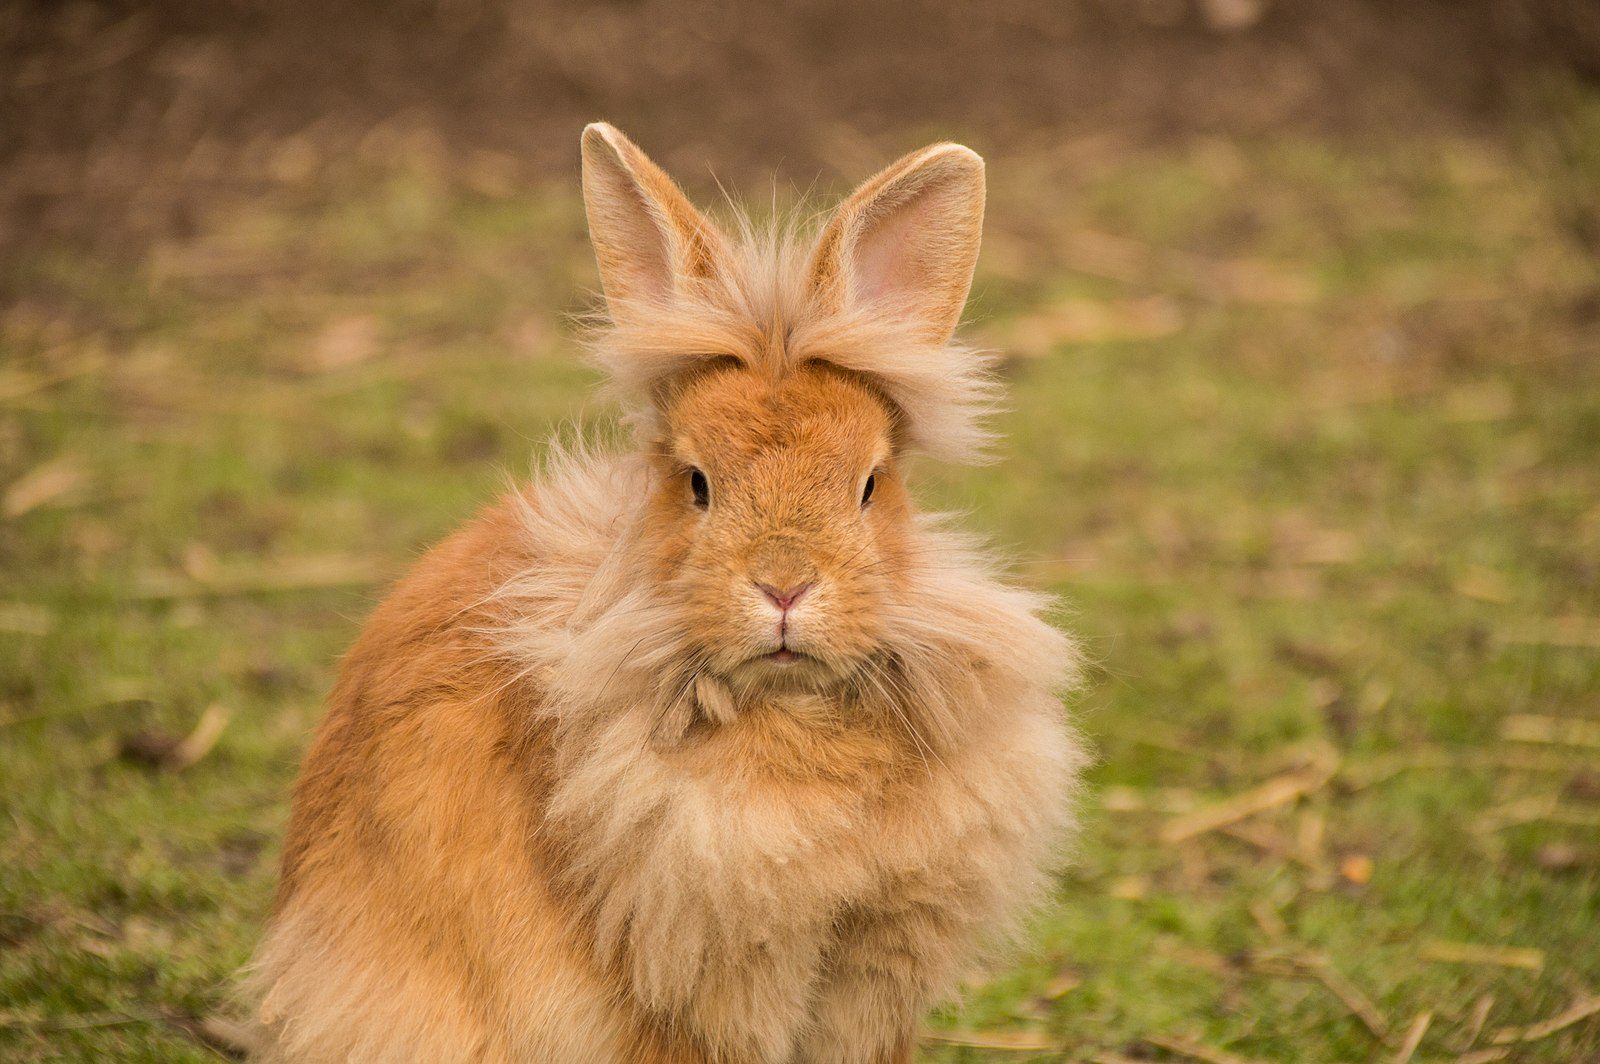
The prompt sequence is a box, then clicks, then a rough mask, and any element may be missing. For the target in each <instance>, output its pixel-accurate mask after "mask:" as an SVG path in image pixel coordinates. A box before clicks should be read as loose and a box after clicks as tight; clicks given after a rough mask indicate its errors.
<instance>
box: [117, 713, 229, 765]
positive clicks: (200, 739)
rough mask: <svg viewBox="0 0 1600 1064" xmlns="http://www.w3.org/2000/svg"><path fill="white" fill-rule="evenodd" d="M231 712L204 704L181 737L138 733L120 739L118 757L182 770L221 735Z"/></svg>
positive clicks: (198, 757)
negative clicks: (193, 723) (193, 722)
mask: <svg viewBox="0 0 1600 1064" xmlns="http://www.w3.org/2000/svg"><path fill="white" fill-rule="evenodd" d="M230 717H231V714H230V713H229V712H228V711H227V710H226V709H223V708H222V707H221V706H219V705H211V706H207V707H206V710H205V712H204V713H202V714H200V720H199V721H198V722H197V723H196V724H195V726H194V729H193V730H192V731H190V732H189V734H188V735H186V736H184V737H183V738H182V739H173V738H172V737H170V736H166V735H162V734H159V733H149V732H139V733H136V734H134V735H130V736H128V737H127V738H125V739H124V740H123V741H122V750H121V756H122V757H123V758H125V759H126V760H129V761H134V762H138V763H140V764H144V765H147V766H149V767H151V768H160V769H166V770H168V771H171V772H182V771H183V770H184V769H186V768H190V767H192V766H193V765H195V764H196V763H198V762H199V761H200V760H201V759H202V758H204V757H205V756H206V755H207V754H209V753H210V752H211V751H212V749H213V748H214V747H215V746H216V745H217V740H219V739H221V738H222V732H223V730H224V729H226V728H227V726H228V720H229V719H230Z"/></svg>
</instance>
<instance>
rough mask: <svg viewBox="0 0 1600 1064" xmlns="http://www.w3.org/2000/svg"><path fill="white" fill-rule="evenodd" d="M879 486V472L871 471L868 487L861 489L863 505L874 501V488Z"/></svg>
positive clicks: (868, 476)
mask: <svg viewBox="0 0 1600 1064" xmlns="http://www.w3.org/2000/svg"><path fill="white" fill-rule="evenodd" d="M877 486H878V474H876V473H869V474H868V475H867V484H866V487H864V488H862V489H861V505H862V506H865V505H867V503H869V502H871V501H872V489H873V488H875V487H877Z"/></svg>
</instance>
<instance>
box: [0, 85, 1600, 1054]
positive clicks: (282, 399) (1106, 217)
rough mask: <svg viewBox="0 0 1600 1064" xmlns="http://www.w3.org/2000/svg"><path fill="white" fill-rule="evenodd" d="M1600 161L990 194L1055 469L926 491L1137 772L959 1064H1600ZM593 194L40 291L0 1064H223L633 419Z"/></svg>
mask: <svg viewBox="0 0 1600 1064" xmlns="http://www.w3.org/2000/svg"><path fill="white" fill-rule="evenodd" d="M1594 113H1600V112H1594ZM1572 118H1573V120H1574V121H1583V120H1584V116H1583V115H1582V114H1581V113H1575V114H1574V115H1573V116H1572ZM1536 132H1537V131H1530V137H1533V136H1534V134H1535V133H1536ZM1540 160H1542V161H1540ZM1592 163H1593V161H1592V160H1591V161H1590V162H1589V163H1585V162H1583V161H1582V160H1572V159H1567V160H1565V161H1564V162H1562V163H1561V164H1560V165H1552V164H1551V163H1550V160H1549V157H1548V156H1545V155H1529V154H1527V153H1525V152H1522V151H1517V152H1513V151H1511V150H1510V149H1508V148H1506V147H1505V146H1504V145H1499V144H1494V143H1482V142H1467V141H1434V142H1429V143H1412V144H1404V145H1388V146H1372V147H1368V148H1365V149H1359V150H1358V149H1352V148H1344V149H1338V150H1335V149H1332V148H1329V147H1327V146H1325V145H1320V144H1317V143H1307V142H1301V141H1295V142H1273V143H1260V144H1254V145H1245V146H1237V145H1224V144H1204V143H1201V144H1196V145H1193V146H1191V147H1188V148H1184V149H1181V150H1179V149H1174V150H1172V151H1170V152H1167V153H1164V154H1139V155H1119V154H1117V153H1115V152H1102V153H1100V154H1097V155H1094V156H1093V157H1090V158H1085V157H1082V156H1081V155H1075V154H1071V153H1067V154H1062V155H1051V156H1041V157H1039V158H1036V159H1016V160H1005V159H1000V160H994V161H993V164H992V171H993V173H994V175H995V181H996V184H995V187H994V190H993V193H992V195H993V198H994V201H995V203H996V210H995V215H996V217H995V221H994V224H993V226H992V227H991V229H992V231H991V239H990V242H989V244H988V248H987V252H986V256H985V263H984V271H983V274H982V276H981V277H980V285H979V297H978V300H977V302H976V303H975V307H974V309H975V311H976V312H977V315H978V319H979V320H978V321H977V324H976V330H975V331H976V332H977V333H978V335H979V336H980V337H983V338H985V339H987V340H990V341H992V342H993V343H995V344H997V345H999V346H1003V347H1005V348H1006V349H1008V350H1009V351H1011V352H1013V354H1014V357H1013V358H1012V360H1011V362H1010V363H1008V372H1009V373H1010V375H1011V377H1012V378H1013V380H1012V384H1013V392H1014V409H1013V411H1012V413H1011V414H1009V415H1008V416H1007V418H1006V419H1005V423H1004V426H1003V428H1004V429H1005V431H1006V433H1007V434H1008V441H1007V444H1006V446H1005V449H1004V453H1003V460H1002V462H1001V463H1000V464H999V465H998V467H996V468H994V469H989V470H980V471H964V470H947V469H931V468H930V469H928V470H926V473H925V476H924V488H925V494H926V495H928V496H929V497H930V498H931V499H932V500H933V501H935V502H937V503H940V504H943V505H949V506H955V507H960V508H965V509H968V510H970V511H971V521H972V523H973V524H975V525H977V526H979V527H982V528H984V529H987V530H989V531H991V532H992V533H993V534H994V535H995V537H996V538H997V539H998V540H1000V541H1001V542H1002V543H1004V544H1005V545H1007V546H1008V547H1010V548H1013V549H1014V550H1015V552H1016V554H1017V555H1018V556H1019V557H1020V558H1022V559H1026V560H1025V561H1024V562H1023V563H1022V572H1023V574H1024V575H1025V577H1026V578H1027V579H1029V580H1031V581H1034V582H1037V583H1040V584H1042V585H1044V586H1048V587H1050V588H1052V589H1054V590H1057V591H1059V592H1061V593H1062V594H1063V595H1064V596H1065V598H1066V599H1067V600H1068V602H1069V603H1070V610H1069V615H1068V617H1067V622H1068V623H1069V624H1070V625H1071V626H1072V627H1074V628H1075V629H1076V630H1078V631H1079V632H1081V633H1082V634H1083V635H1084V636H1085V638H1086V642H1087V647H1088V650H1089V653H1090V655H1091V657H1092V659H1093V661H1094V663H1095V664H1094V668H1093V671H1092V676H1091V687H1090V690H1089V692H1088V694H1087V695H1086V696H1085V697H1084V698H1082V699H1081V700H1080V701H1079V702H1078V703H1077V706H1076V713H1077V716H1078V719H1079V720H1080V721H1081V722H1082V725H1083V727H1084V729H1085V730H1086V731H1087V732H1088V734H1089V735H1090V736H1091V737H1092V739H1093V741H1094V743H1095V744H1096V746H1097V748H1098V750H1099V751H1100V755H1101V761H1100V763H1099V765H1098V766H1097V767H1096V768H1095V770H1094V772H1093V775H1092V784H1093V787H1092V791H1091V793H1090V795H1089V799H1088V810H1087V826H1086V832H1085V837H1084V842H1083V845H1082V847H1081V852H1080V853H1079V855H1078V859H1077V862H1076V864H1075V866H1074V867H1073V869H1072V870H1071V871H1070V872H1069V873H1068V874H1067V875H1066V876H1065V877H1064V878H1063V879H1062V881H1061V884H1060V889H1059V891H1058V893H1057V897H1056V900H1055V904H1054V905H1053V906H1052V907H1051V909H1050V910H1049V911H1048V912H1046V913H1045V914H1044V915H1043V916H1042V917H1041V919H1040V920H1039V921H1038V923H1037V926H1036V930H1035V932H1034V934H1033V936H1032V937H1031V939H1030V940H1029V941H1027V942H1026V943H1024V947H1023V950H1022V952H1021V954H1020V955H1019V956H1018V957H1016V959H1015V964H1014V967H1010V968H1007V969H1004V970H993V971H978V972H974V973H972V975H971V978H970V986H969V993H968V995H967V998H966V1001H965V1003H964V1004H963V1005H962V1006H961V1007H960V1008H955V1009H951V1010H950V1011H948V1012H946V1013H944V1014H942V1015H941V1016H938V1017H935V1018H934V1022H933V1024H932V1030H933V1032H934V1033H933V1034H931V1035H930V1038H929V1040H928V1042H927V1044H926V1051H925V1052H926V1057H927V1059H929V1060H937V1061H951V1062H955V1061H978V1060H983V1061H988V1060H1027V1059H1032V1058H1037V1059H1046V1060H1048V1059H1068V1060H1089V1059H1099V1060H1104V1061H1117V1060H1128V1059H1137V1060H1146V1059H1192V1060H1200V1061H1213V1062H1217V1061H1233V1060H1259V1061H1282V1062H1299V1061H1368V1060H1391V1059H1397V1060H1398V1059H1415V1060H1418V1061H1431V1060H1462V1061H1489V1060H1501V1059H1504V1060H1511V1061H1547V1062H1552V1064H1555V1062H1569V1061H1577V1060H1584V1059H1590V1058H1591V1057H1592V1056H1593V1055H1594V1054H1597V1053H1600V1000H1597V999H1596V997H1595V995H1596V994H1600V286H1597V275H1596V272H1595V264H1594V261H1593V258H1592V254H1591V252H1590V251H1589V250H1586V249H1585V247H1584V245H1583V243H1582V236H1583V233H1582V230H1581V228H1580V227H1575V226H1574V224H1573V216H1572V206H1573V205H1574V204H1578V205H1582V204H1583V203H1585V202H1588V203H1590V204H1591V205H1592V203H1593V202H1595V200H1594V198H1593V197H1594V196H1595V195H1596V194H1597V192H1600V166H1594V165H1592ZM574 184H575V180H574V181H573V182H568V183H566V184H564V185H562V186H561V187H559V188H556V189H553V190H544V191H541V190H518V191H512V190H508V189H505V188H498V187H481V188H476V189H474V188H470V187H458V186H455V185H450V186H446V185H445V184H443V183H440V182H439V181H437V180H434V179H430V178H429V176H428V175H427V173H426V172H413V171H405V172H396V173H387V174H381V175H377V176H375V177H371V178H370V179H365V180H361V181H358V182H353V183H352V184H351V185H350V186H348V187H346V188H342V189H341V190H339V191H336V192H331V193H330V192H327V191H326V190H320V191H318V192H317V193H316V194H315V195H313V194H312V193H311V192H310V191H307V193H306V194H305V195H304V196H300V197H295V196H290V197H287V198H286V199H284V200H282V201H276V202H273V203H270V204H264V205H261V206H260V207H258V208H257V209H254V210H251V211H249V212H246V213H243V214H239V215H235V216H231V217H229V218H225V219H221V220H218V221H217V222H216V223H215V224H208V225H207V226H205V227H204V228H203V232H202V234H201V235H200V236H198V237H196V238H194V239H192V240H188V241H185V242H183V243H181V244H174V245H171V246H168V247H163V248H158V249H156V250H155V252H154V253H153V254H152V255H151V256H150V257H149V259H148V261H146V262H144V263H143V264H141V265H139V266H138V267H134V268H128V267H111V266H106V265H104V264H101V263H97V262H94V261H86V260H84V259H82V258H76V257H73V256H71V255H68V254H65V253H63V254H61V255H59V256H54V257H52V256H48V255H47V256H40V257H34V258H32V259H30V260H28V261H23V262H12V263H10V264H8V265H7V266H6V269H7V270H8V271H9V272H10V276H9V278H8V281H9V282H10V283H11V285H12V286H13V287H14V288H15V289H16V290H17V291H19V292H21V293H23V295H22V298H20V299H18V300H17V301H16V302H14V303H13V304H12V305H11V306H10V307H9V309H7V310H6V311H5V317H4V322H3V333H0V474H3V475H0V485H3V487H0V505H3V515H0V571H3V572H4V574H5V581H4V583H5V593H4V601H3V603H0V781H3V791H0V1058H3V1059H7V1060H34V1059H41V1060H42V1059H73V1060H103V1059H118V1060H144V1061H157V1060H160V1061H171V1060H205V1059H214V1058H215V1055H216V1054H215V1051H214V1050H212V1049H210V1048H207V1047H206V1046H205V1045H204V1044H203V1043H202V1042H201V1041H200V1040H199V1039H197V1038H196V1037H195V1036H194V1035H193V1034H191V1033H190V1031H191V1029H192V1028H193V1026H194V1021H195V1020H196V1019H197V1018H200V1017H205V1016H208V1015H212V1014H215V1013H217V1012H218V1011H226V1009H227V1008H228V1007H229V1006H228V1003H227V994H228V988H229V985H230V979H231V973H232V972H233V971H234V970H235V969H236V968H237V966H239V965H240V964H242V963H243V962H244V961H245V959H246V958H247V956H248V954H249V952H250V949H251V945H252V943H253V941H254V938H255V935H256V933H257V930H258V928H259V925H260V922H261V920H262V918H263V916H264V914H265V911H266V907H267V904H268V900H269V897H270V893H271V890H272V883H273V876H274V861H275V853H276V845H277V840H278V837H279V833H280V831H281V828H282V826H283V823H284V816H285V799H286V795H287V792H288V787H289V784H290V781H291V779H292V777H293V774H294V772H295V768H296V765H297V762H298V758H299V756H300V753H301V750H302V748H303V746H304V743H305V741H306V738H307V736H308V735H309V733H310V730H311V728H312V726H313V724H314V722H315V720H316V719H317V716H318V713H319V702H320V699H321V697H322V694H323V692H324V691H325V690H326V688H327V686H328V684H329V680H330V676H331V673H332V668H333V663H334V661H335V658H336V656H337V655H338V654H339V653H340V651H341V650H342V649H343V648H344V647H345V646H346V645H347V644H348V642H349V641H350V640H351V638H352V637H353V635H354V633H355V631H356V628H357V626H358V624H359V623H360V620H361V618H362V617H363V615H364V614H365V613H366V612H367V611H368V609H369V608H370V607H371V605H372V604H373V602H374V601H375V599H376V597H377V596H378V595H379V594H380V593H381V591H380V588H381V585H382V583H383V581H385V580H387V579H389V578H391V577H392V576H393V575H395V574H396V573H398V572H399V571H400V570H401V569H402V568H403V567H404V566H405V565H406V564H407V563H408V562H409V561H410V560H411V559H412V558H413V557H415V555H416V553H417V552H418V551H419V550H420V549H421V548H422V547H423V546H424V545H426V544H427V543H429V542H430V541H432V540H433V539H435V538H436V537H438V536H439V535H440V534H441V533H443V532H444V531H446V530H447V529H449V528H450V527H452V526H453V525H455V524H457V523H458V522H460V521H461V520H462V519H463V518H465V517H466V516H467V515H468V514H470V513H471V511H472V510H473V508H474V507H475V506H476V505H478V504H479V503H480V502H482V501H484V500H486V499H488V498H489V497H490V496H491V495H492V494H493V493H494V492H495V491H497V490H498V489H499V488H500V486H501V485H502V484H503V482H504V478H505V476H506V474H507V471H509V472H511V473H513V474H518V475H520V474H522V473H523V472H525V471H526V470H527V469H528V468H530V465H531V462H532V461H533V457H534V456H535V455H536V454H537V452H538V450H539V448H540V446H541V441H543V440H544V439H545V438H546V437H547V436H548V435H549V434H550V433H551V432H552V431H554V430H556V429H557V428H558V427H559V426H560V424H561V423H562V422H563V421H566V420H570V419H572V418H573V417H574V416H580V415H581V416H583V417H585V418H587V419H594V418H602V419H603V417H604V415H605V411H604V409H603V408H602V407H600V406H599V405H598V404H596V403H595V402H594V401H592V400H590V399H588V398H587V396H588V394H589V388H590V386H591V384H592V383H593V382H592V379H591V377H590V375H589V374H588V372H587V371H586V370H584V369H583V368H582V367H581V366H580V364H579V359H578V358H577V355H576V353H575V348H574V346H573V344H572V343H571V342H570V340H569V339H568V337H567V332H568V331H567V329H566V327H565V326H564V324H563V320H564V319H563V315H565V314H567V313H570V312H572V311H574V310H577V309H579V308H580V307H581V306H582V305H583V304H582V299H583V296H582V293H583V289H584V286H585V285H588V284H590V283H592V281H591V278H592V274H591V272H590V270H591V268H590V266H589V265H588V260H587V251H586V248H585V246H584V244H583V238H582V231H581V227H580V215H579V212H578V210H577V206H576V202H575V200H574V198H573V193H574V189H573V188H572V187H571V186H572V185H574ZM1586 197H1587V199H1586ZM208 707H216V708H215V710H214V711H213V712H211V713H210V714H209V716H207V714H206V711H207V710H208ZM202 718H205V719H206V720H207V730H209V729H211V728H214V726H215V725H216V724H218V723H220V722H222V721H223V720H226V726H225V727H224V728H223V729H222V730H221V732H220V737H219V738H217V741H216V742H215V745H214V746H211V745H209V743H208V742H207V741H206V740H209V739H210V738H212V737H213V736H208V735H205V734H201V735H197V736H195V739H196V741H195V742H194V743H191V744H190V745H189V746H187V747H180V748H179V749H178V750H177V751H176V752H171V751H168V752H166V753H164V754H163V753H162V749H161V741H160V740H161V737H162V736H168V737H170V738H171V739H178V738H181V737H183V736H185V735H187V734H188V733H190V731H191V730H193V729H195V728H196V725H197V722H199V721H201V720H202ZM130 751H132V753H133V754H135V755H139V756H130ZM190 762H192V763H190ZM1585 1003H1588V1007H1587V1008H1585V1007H1584V1006H1585ZM1547 1021H1550V1022H1547ZM1541 1024H1542V1025H1543V1026H1540V1025H1541Z"/></svg>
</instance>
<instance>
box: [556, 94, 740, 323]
mask: <svg viewBox="0 0 1600 1064" xmlns="http://www.w3.org/2000/svg"><path fill="white" fill-rule="evenodd" d="M583 206H584V210H585V213H586V214H587V215H588V218H589V240H590V242H591V243H592V244H593V245H594V255H595V259H596V261H597V262H598V263H599V265H600V284H601V287H603V288H604V289H605V293H606V302H607V303H608V304H610V307H611V313H612V316H613V317H615V316H617V315H618V314H619V312H620V311H623V310H625V309H626V308H627V307H629V306H630V305H635V304H640V303H652V302H665V301H670V300H671V298H672V297H673V295H674V294H675V293H677V292H678V291H680V290H681V289H682V288H684V287H685V286H686V285H688V284H691V283H693V281H694V280H695V279H696V278H703V277H708V276H710V275H711V274H712V273H714V272H715V271H716V270H717V269H718V267H719V264H720V263H721V262H722V261H723V258H724V256H726V254H727V250H726V241H725V240H724V239H723V237H722V233H721V232H720V231H719V230H718V229H717V227H716V226H715V225H713V224H712V223H711V221H710V220H709V219H708V218H706V216H705V215H703V214H701V213H700V212H699V211H697V210H695V208H694V205H693V204H691V203H690V202H689V198H688V197H687V196H685V195H684V194H683V191H682V190H681V189H680V188H678V186H677V184H676V183H675V182H674V181H673V180H672V178H670V177H668V176H667V175H666V173H665V171H663V170H662V169H661V168H660V167H659V166H657V165H656V164H655V163H653V162H651V161H650V157H649V156H648V155H646V154H645V153H644V152H643V151H641V150H640V149H639V146H638V145H636V144H634V143H633V141H631V140H629V139H628V138H627V137H625V136H623V135H622V133H621V131H620V130H618V129H617V128H616V127H615V126H612V125H609V124H607V123H605V122H595V123H592V124H591V125H589V126H587V127H586V128H585V129H584V131H583Z"/></svg>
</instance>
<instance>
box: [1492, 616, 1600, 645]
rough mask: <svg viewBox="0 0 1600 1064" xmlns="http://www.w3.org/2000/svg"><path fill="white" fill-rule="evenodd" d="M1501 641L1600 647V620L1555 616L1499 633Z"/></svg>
mask: <svg viewBox="0 0 1600 1064" xmlns="http://www.w3.org/2000/svg"><path fill="white" fill-rule="evenodd" d="M1498 638H1499V639H1500V641H1501V642H1503V643H1511V644H1517V643H1524V644H1530V645H1534V646H1552V647H1579V648H1587V647H1600V621H1597V620H1595V619H1593V618H1591V617H1557V618H1555V619H1553V620H1550V621H1547V622H1545V623H1543V624H1534V625H1524V626H1522V627H1519V628H1511V629H1508V630H1506V631H1503V632H1501V633H1499V636H1498Z"/></svg>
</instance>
